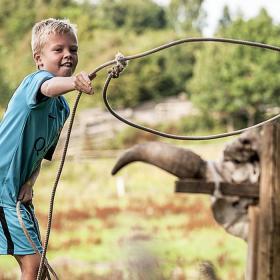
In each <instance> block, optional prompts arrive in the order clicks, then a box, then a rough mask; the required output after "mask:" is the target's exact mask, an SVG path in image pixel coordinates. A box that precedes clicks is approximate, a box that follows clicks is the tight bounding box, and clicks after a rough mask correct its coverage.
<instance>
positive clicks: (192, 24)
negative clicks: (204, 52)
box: [167, 0, 205, 33]
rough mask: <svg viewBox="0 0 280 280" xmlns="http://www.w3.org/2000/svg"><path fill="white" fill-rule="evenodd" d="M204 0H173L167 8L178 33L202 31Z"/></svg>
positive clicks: (173, 26)
mask: <svg viewBox="0 0 280 280" xmlns="http://www.w3.org/2000/svg"><path fill="white" fill-rule="evenodd" d="M202 4H203V0H171V1H170V4H169V6H168V8H167V13H168V18H169V23H170V25H171V26H172V28H173V29H174V30H175V31H176V32H177V33H182V32H186V31H191V30H193V31H198V32H201V28H202V26H203V24H204V22H203V19H204V18H205V13H204V11H203V9H202Z"/></svg>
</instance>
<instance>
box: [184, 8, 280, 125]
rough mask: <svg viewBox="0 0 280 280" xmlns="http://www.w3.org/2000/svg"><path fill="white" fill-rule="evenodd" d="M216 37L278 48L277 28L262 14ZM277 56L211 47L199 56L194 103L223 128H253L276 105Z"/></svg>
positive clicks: (279, 101) (278, 100)
mask: <svg viewBox="0 0 280 280" xmlns="http://www.w3.org/2000/svg"><path fill="white" fill-rule="evenodd" d="M219 32H220V33H219V34H217V35H218V36H223V37H228V38H236V39H243V40H251V41H258V42H262V43H267V44H272V45H280V27H279V26H277V25H274V24H273V22H272V19H271V17H270V16H269V15H268V14H267V12H266V11H265V10H262V11H261V12H260V14H259V15H258V16H257V17H256V18H254V19H251V20H248V21H245V20H243V19H242V18H239V19H237V20H236V21H234V22H232V23H231V24H230V25H229V26H228V27H226V28H224V29H221V30H220V31H219ZM279 79H280V57H279V55H278V54H276V53H275V52H272V51H268V50H263V49H259V48H252V47H244V46H229V45H225V44H219V45H217V44H210V45H206V46H204V48H203V50H202V51H201V52H200V53H199V54H198V57H197V64H196V66H195V69H194V77H193V80H192V82H191V84H190V87H189V89H190V91H191V92H192V100H193V102H194V103H195V104H196V105H197V106H198V107H199V108H200V109H201V110H202V111H203V112H205V113H209V112H210V111H211V112H212V113H214V112H215V113H218V114H219V116H220V119H221V120H222V121H225V122H226V123H227V124H229V123H230V122H232V120H234V122H235V123H234V124H235V126H238V127H239V126H240V125H241V124H242V125H244V124H253V123H255V122H257V121H259V120H263V119H264V118H265V113H266V110H265V109H266V108H267V107H273V106H279V105H280V85H279Z"/></svg>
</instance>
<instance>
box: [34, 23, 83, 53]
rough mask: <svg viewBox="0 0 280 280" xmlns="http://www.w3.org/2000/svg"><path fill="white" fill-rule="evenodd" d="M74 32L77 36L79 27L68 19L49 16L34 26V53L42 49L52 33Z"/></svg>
mask: <svg viewBox="0 0 280 280" xmlns="http://www.w3.org/2000/svg"><path fill="white" fill-rule="evenodd" d="M69 32H70V33H73V34H74V35H75V37H76V39H77V40H78V38H77V28H76V25H75V24H72V23H71V22H70V21H69V20H68V19H54V18H49V19H45V20H42V21H40V22H37V23H36V24H35V25H34V26H33V28H32V38H31V48H32V53H33V54H34V53H38V52H40V51H41V50H42V48H43V47H44V45H45V44H46V42H47V40H48V36H49V35H50V34H65V33H69Z"/></svg>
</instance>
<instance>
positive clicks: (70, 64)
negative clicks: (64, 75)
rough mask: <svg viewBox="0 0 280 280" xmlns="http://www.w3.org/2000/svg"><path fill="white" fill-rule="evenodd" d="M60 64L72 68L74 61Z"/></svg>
mask: <svg viewBox="0 0 280 280" xmlns="http://www.w3.org/2000/svg"><path fill="white" fill-rule="evenodd" d="M60 66H63V67H69V68H72V67H73V63H72V62H65V63H62V64H61V65H60Z"/></svg>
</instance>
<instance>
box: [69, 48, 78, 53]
mask: <svg viewBox="0 0 280 280" xmlns="http://www.w3.org/2000/svg"><path fill="white" fill-rule="evenodd" d="M70 51H71V52H73V53H77V52H78V49H77V48H73V49H70Z"/></svg>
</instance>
